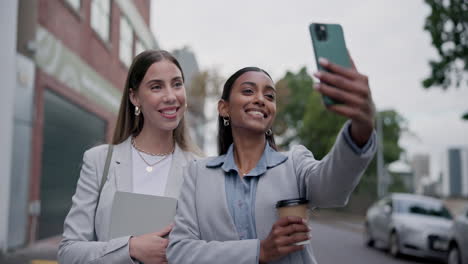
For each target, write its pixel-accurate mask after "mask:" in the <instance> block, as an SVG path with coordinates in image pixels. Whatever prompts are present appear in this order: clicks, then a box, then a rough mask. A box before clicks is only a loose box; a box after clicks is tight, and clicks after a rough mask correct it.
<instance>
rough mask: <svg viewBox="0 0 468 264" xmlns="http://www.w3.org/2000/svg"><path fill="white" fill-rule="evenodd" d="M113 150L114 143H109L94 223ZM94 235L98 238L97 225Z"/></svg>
mask: <svg viewBox="0 0 468 264" xmlns="http://www.w3.org/2000/svg"><path fill="white" fill-rule="evenodd" d="M113 150H114V145H112V144H109V148H108V149H107V157H106V163H105V164H104V170H103V172H102V177H101V184H99V192H98V196H97V200H96V208H95V209H94V224H96V212H97V208H98V206H99V200H100V199H101V191H102V188H103V187H104V184H105V183H106V181H107V175H108V174H109V167H110V162H111V159H112V152H113ZM94 236H95V237H96V240H97V234H96V227H95V228H94Z"/></svg>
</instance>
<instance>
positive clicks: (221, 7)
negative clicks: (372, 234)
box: [151, 0, 468, 175]
mask: <svg viewBox="0 0 468 264" xmlns="http://www.w3.org/2000/svg"><path fill="white" fill-rule="evenodd" d="M151 3H152V9H151V12H152V14H151V15H152V22H151V26H152V30H153V32H154V34H155V36H156V38H157V40H158V42H159V44H160V46H161V47H162V48H163V49H167V50H173V49H176V48H181V47H183V46H189V47H190V48H191V49H192V51H193V52H194V53H195V55H196V57H197V60H198V63H199V65H200V67H201V68H202V69H208V68H213V67H216V68H218V70H219V71H220V72H221V73H222V74H223V75H224V76H226V77H227V76H229V75H230V74H232V73H233V72H234V71H236V70H238V69H240V68H242V67H245V66H250V65H255V66H259V67H261V68H264V69H265V70H267V71H268V72H270V74H271V75H272V77H273V79H274V80H275V81H277V80H278V79H280V78H281V77H282V76H284V74H285V72H286V71H288V70H289V71H293V72H297V71H298V70H299V69H300V68H301V67H303V66H307V68H308V69H309V71H310V72H311V73H312V72H313V71H315V69H316V67H315V64H314V55H313V50H312V45H311V41H310V36H309V33H308V25H309V24H310V23H311V22H324V23H339V24H341V25H342V26H343V28H344V31H345V38H346V41H347V46H348V49H349V50H350V53H351V55H352V57H353V59H354V61H355V63H356V66H357V68H358V69H359V71H361V72H362V73H365V74H367V75H368V76H369V78H370V85H371V90H372V93H373V97H374V101H375V103H376V106H377V108H378V109H379V110H383V109H396V110H397V111H398V112H399V113H400V114H401V115H403V116H404V117H405V118H406V119H407V120H408V121H409V128H410V130H411V132H413V133H414V134H415V135H416V136H405V137H403V139H402V140H401V141H400V144H401V145H402V146H403V147H404V148H405V149H406V150H407V152H408V154H409V155H410V156H411V155H413V154H415V153H428V154H430V155H431V167H432V168H431V174H432V175H435V174H436V173H437V172H438V171H439V170H440V168H441V161H442V159H443V153H444V151H445V150H446V149H447V148H448V147H451V146H468V122H463V121H461V119H460V117H461V115H462V113H464V112H467V111H468V87H466V86H464V87H461V88H459V89H455V88H452V89H450V90H448V91H442V90H441V89H438V88H432V89H429V90H425V89H423V88H422V86H421V80H423V79H424V78H425V77H426V76H427V75H428V73H429V70H430V69H429V66H428V61H429V59H431V58H436V52H435V49H434V48H432V46H431V43H430V36H429V34H428V33H426V32H425V31H423V25H424V21H425V18H426V16H427V15H428V14H429V11H430V9H429V7H427V6H426V5H425V4H424V2H423V1H422V0H418V1H416V0H413V1H407V0H392V1H388V0H387V1H384V0H361V1H338V0H327V1H313V0H295V1H277V0H273V1H272V0H269V1H267V0H255V1H246V0H236V1H219V0H200V1H181V0H154V1H152V2H151Z"/></svg>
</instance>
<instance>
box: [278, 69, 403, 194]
mask: <svg viewBox="0 0 468 264" xmlns="http://www.w3.org/2000/svg"><path fill="white" fill-rule="evenodd" d="M312 85H313V80H312V78H311V77H310V76H309V75H308V74H307V69H306V68H302V69H301V70H300V71H299V72H298V73H297V74H296V73H291V72H288V73H286V75H285V76H284V78H283V79H281V80H280V81H279V82H278V83H277V84H276V87H277V108H278V110H277V117H276V121H275V126H274V128H273V129H274V131H275V134H276V135H279V136H280V137H281V138H282V144H281V146H282V147H287V146H288V145H289V144H290V143H292V142H299V143H300V144H303V145H304V146H306V147H307V148H308V149H309V150H311V151H312V152H313V153H314V156H315V157H316V158H317V159H322V158H323V157H324V156H325V155H326V154H327V153H328V152H329V151H330V149H331V147H332V146H333V144H334V143H335V140H336V136H337V135H338V133H339V131H340V129H341V128H342V127H343V124H344V122H345V121H346V118H344V117H342V116H339V115H337V114H335V113H332V112H330V111H328V110H326V108H325V107H324V106H323V103H322V102H321V100H322V99H321V96H320V94H319V93H317V92H314V90H313V88H312ZM378 114H379V115H380V117H381V118H382V126H383V130H382V134H383V145H384V153H383V154H384V155H383V156H384V163H385V164H390V163H392V162H394V161H396V160H398V159H399V157H400V154H401V152H403V149H402V148H401V147H400V146H399V145H398V140H399V138H400V136H401V133H402V132H403V131H404V130H406V127H407V124H406V121H405V119H404V118H403V117H402V116H401V115H399V114H398V113H397V112H396V111H394V110H386V111H381V112H379V113H378ZM376 171H377V166H376V161H375V159H374V160H373V161H372V162H371V164H370V165H369V167H368V169H367V171H366V173H365V175H364V176H363V179H362V181H361V183H360V184H359V187H358V189H357V190H356V193H361V194H365V195H370V196H372V197H376V189H377V187H376V186H377V185H376V183H377V180H376ZM397 187H398V186H397Z"/></svg>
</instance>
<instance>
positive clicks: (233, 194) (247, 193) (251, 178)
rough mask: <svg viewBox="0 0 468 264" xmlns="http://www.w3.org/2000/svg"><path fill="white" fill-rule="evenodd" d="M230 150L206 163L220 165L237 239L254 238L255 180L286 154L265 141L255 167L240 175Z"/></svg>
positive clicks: (214, 165) (278, 162) (211, 165)
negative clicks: (237, 235) (223, 173)
mask: <svg viewBox="0 0 468 264" xmlns="http://www.w3.org/2000/svg"><path fill="white" fill-rule="evenodd" d="M233 150H234V148H233V145H231V146H230V147H229V149H228V151H227V153H226V154H225V155H222V156H219V157H217V158H215V159H213V160H211V161H210V162H208V163H207V165H206V166H207V167H208V168H214V167H219V166H221V165H222V166H221V168H222V169H223V171H224V172H225V189H226V200H227V204H228V207H229V212H230V213H231V217H232V219H233V221H234V225H235V226H236V229H237V232H238V234H239V238H240V239H241V240H243V239H256V238H257V231H256V229H255V196H256V192H257V184H258V180H259V178H260V176H261V175H263V174H264V173H265V172H266V171H267V169H270V168H273V167H275V166H278V165H279V164H281V163H283V162H284V161H285V160H286V159H287V158H288V157H287V156H285V155H284V154H282V153H280V152H277V151H275V150H274V149H272V148H271V147H270V145H269V144H266V145H265V150H264V151H263V154H262V157H261V158H260V160H259V161H258V163H257V166H256V167H255V168H253V169H252V170H251V171H250V172H248V173H247V174H246V175H244V177H242V178H241V177H240V176H239V169H238V168H237V165H236V163H235V162H234V151H233Z"/></svg>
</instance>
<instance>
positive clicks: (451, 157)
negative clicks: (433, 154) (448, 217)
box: [442, 147, 468, 198]
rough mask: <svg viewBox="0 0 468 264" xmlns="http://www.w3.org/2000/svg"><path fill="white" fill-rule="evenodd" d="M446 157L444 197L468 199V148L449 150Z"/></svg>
mask: <svg viewBox="0 0 468 264" xmlns="http://www.w3.org/2000/svg"><path fill="white" fill-rule="evenodd" d="M444 156H445V158H444V166H443V172H442V195H443V196H445V197H464V198H468V148H467V147H453V148H449V149H448V150H447V152H446V154H445V155H444Z"/></svg>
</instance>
